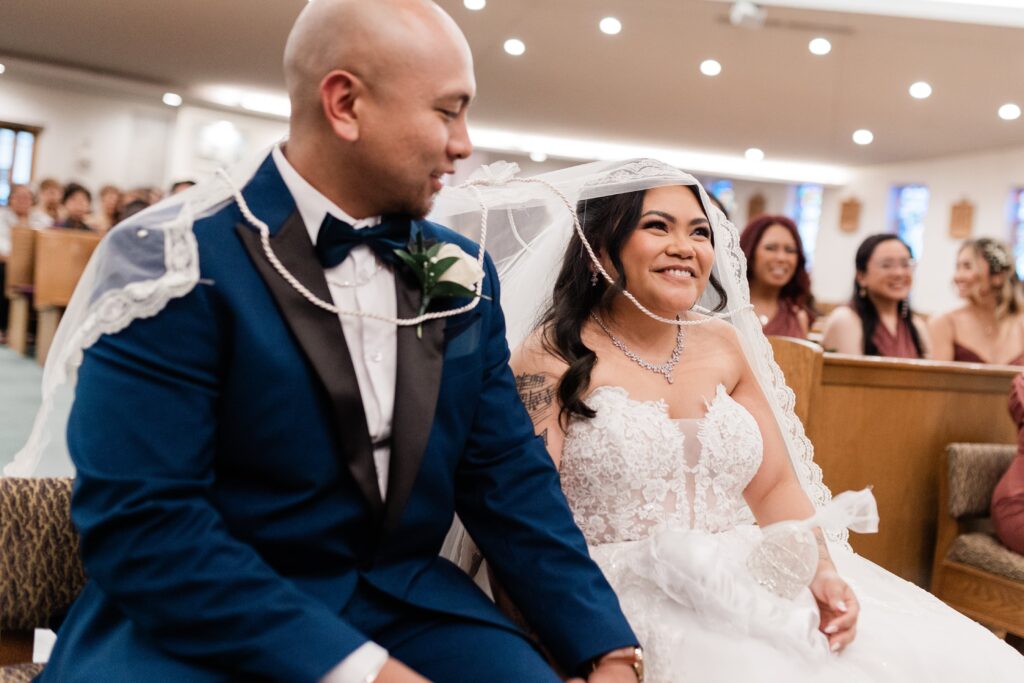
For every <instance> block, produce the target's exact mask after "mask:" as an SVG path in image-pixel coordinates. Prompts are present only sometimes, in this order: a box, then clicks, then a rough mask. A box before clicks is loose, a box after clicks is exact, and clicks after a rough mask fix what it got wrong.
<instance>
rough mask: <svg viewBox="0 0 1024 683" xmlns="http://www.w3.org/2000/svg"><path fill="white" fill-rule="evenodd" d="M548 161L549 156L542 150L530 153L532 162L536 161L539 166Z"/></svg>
mask: <svg viewBox="0 0 1024 683" xmlns="http://www.w3.org/2000/svg"><path fill="white" fill-rule="evenodd" d="M547 160H548V155H547V154H545V153H544V152H541V151H540V150H535V151H533V152H530V161H536V162H537V163H538V164H543V163H544V162H545V161H547Z"/></svg>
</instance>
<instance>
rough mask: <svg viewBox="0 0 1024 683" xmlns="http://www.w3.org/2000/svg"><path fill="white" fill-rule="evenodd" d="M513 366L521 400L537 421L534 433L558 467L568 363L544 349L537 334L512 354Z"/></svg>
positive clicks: (562, 433)
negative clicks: (560, 393)
mask: <svg viewBox="0 0 1024 683" xmlns="http://www.w3.org/2000/svg"><path fill="white" fill-rule="evenodd" d="M509 365H511V367H512V372H513V374H514V375H515V378H516V389H517V390H518V391H519V398H520V399H522V401H523V405H524V406H526V412H528V413H529V414H530V419H531V420H533V428H534V432H535V433H536V434H537V436H539V437H540V438H542V439H543V440H544V445H545V446H546V447H547V449H548V454H550V455H551V459H552V460H553V461H554V463H555V467H556V468H557V467H558V466H559V465H560V463H561V460H562V444H563V442H564V441H565V432H564V431H562V426H561V422H560V421H559V413H560V411H561V405H560V404H559V402H558V382H559V380H560V379H561V378H562V374H563V373H564V372H565V367H566V366H565V363H563V362H562V361H560V360H558V359H557V358H554V357H553V356H552V355H551V354H550V353H548V352H547V351H546V350H545V349H544V347H543V345H542V344H541V342H540V336H539V333H538V332H535V333H534V334H532V335H530V336H529V337H527V339H526V340H525V341H524V342H523V343H522V345H520V346H519V348H517V349H516V350H515V351H513V352H512V358H511V359H510V360H509Z"/></svg>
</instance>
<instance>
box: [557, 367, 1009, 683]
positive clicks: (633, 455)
mask: <svg viewBox="0 0 1024 683" xmlns="http://www.w3.org/2000/svg"><path fill="white" fill-rule="evenodd" d="M587 404H588V405H589V406H590V407H591V408H593V409H594V410H595V411H596V412H597V416H596V417H595V418H593V419H590V420H584V419H576V420H573V421H572V422H571V423H570V425H569V429H568V432H567V434H566V439H565V444H564V448H563V453H562V461H561V473H562V486H563V488H564V490H565V493H566V497H567V499H568V501H569V504H570V505H571V507H572V509H573V513H574V515H575V518H576V522H577V524H578V525H579V527H580V528H581V529H582V530H583V533H584V535H585V536H586V538H587V542H588V544H589V545H590V551H591V554H592V556H593V557H594V559H595V560H596V561H597V563H598V564H599V565H600V566H601V569H602V570H603V571H604V573H605V575H606V576H607V578H608V580H609V581H610V583H611V584H612V586H613V588H614V589H615V591H616V592H617V594H618V596H619V599H620V601H621V603H622V607H623V610H624V611H625V613H626V616H627V617H628V618H629V620H630V623H631V624H632V625H633V628H634V629H635V631H636V633H637V636H638V637H639V638H640V640H641V642H642V643H643V645H644V648H645V653H646V658H647V671H648V678H647V680H648V681H649V682H650V683H665V682H673V683H677V682H687V681H699V682H701V683H708V682H712V681H723V682H725V681H729V682H743V683H747V682H754V681H828V682H831V681H870V682H871V683H878V682H881V681H900V682H904V681H907V682H911V681H912V682H914V683H919V682H925V681H949V682H953V681H956V682H957V683H961V682H970V681H985V682H986V683H995V682H997V681H1000V682H1001V681H1016V682H1018V683H1019V682H1020V681H1024V657H1021V656H1020V655H1019V654H1017V652H1016V651H1014V650H1013V649H1011V648H1010V647H1009V646H1007V645H1006V644H1005V643H1003V642H1001V641H1000V640H998V639H997V638H996V637H995V636H993V635H992V634H991V633H989V632H988V631H987V630H985V629H984V628H983V627H981V626H979V625H977V624H976V623H974V622H973V621H971V620H969V619H967V618H966V617H964V616H962V615H960V614H958V613H957V612H955V611H953V610H952V609H950V608H948V607H946V606H945V605H943V604H942V603H941V602H940V601H939V600H937V599H936V598H934V597H933V596H932V595H930V594H929V593H927V592H925V591H923V590H921V589H920V588H918V587H917V586H915V585H913V584H911V583H908V582H906V581H904V580H902V579H900V578H898V577H896V576H895V575H893V574H890V573H888V572H886V571H885V570H883V569H881V568H880V567H878V566H876V565H874V564H872V563H871V562H868V561H867V560H864V559H863V558H861V557H859V556H858V555H855V554H853V553H851V552H850V551H849V550H846V549H844V548H838V547H837V548H833V549H832V555H833V558H834V560H835V563H836V566H837V568H838V569H839V572H840V573H841V574H842V576H843V578H844V579H845V580H846V581H847V582H848V583H849V584H850V586H851V587H852V588H853V590H854V592H855V593H856V595H857V597H858V599H859V600H860V603H861V614H860V619H859V622H858V631H857V638H856V640H855V642H854V643H853V644H851V645H850V646H849V647H848V648H847V649H846V650H845V651H844V652H842V653H840V654H832V653H829V652H828V646H827V642H826V639H825V636H824V635H822V634H821V633H820V632H819V631H818V611H817V606H816V604H815V602H814V599H813V597H812V596H811V594H810V591H809V590H808V589H807V588H803V589H801V591H800V593H799V594H798V595H797V597H796V598H794V599H792V600H789V599H785V598H782V597H779V596H778V595H776V594H775V593H773V592H771V591H769V590H768V589H766V588H765V587H763V585H762V584H765V583H766V582H765V581H764V577H763V575H762V574H761V573H758V572H756V571H751V570H750V569H748V562H747V559H748V556H749V555H750V553H751V551H752V550H753V549H754V548H755V547H756V546H757V544H758V542H759V540H760V538H761V532H760V531H759V530H758V529H757V528H756V527H755V526H753V525H752V524H749V523H747V520H749V511H748V510H747V509H746V507H745V503H744V500H743V496H742V492H743V490H744V488H745V487H746V485H747V483H748V482H749V481H750V479H751V478H752V477H753V476H754V474H755V472H756V471H757V468H758V466H759V465H760V462H761V451H762V448H761V446H762V443H761V435H760V432H759V430H758V427H757V424H756V422H755V421H754V419H753V417H752V416H751V415H750V414H749V413H748V412H747V411H746V410H745V409H744V408H743V407H742V406H740V405H739V404H738V403H737V402H735V401H734V400H733V399H732V398H730V397H729V395H728V394H727V393H726V392H725V390H724V388H721V387H720V388H719V390H718V393H717V395H716V396H714V397H713V398H712V400H711V401H710V402H709V403H708V407H707V413H706V415H705V416H704V417H703V418H702V419H699V420H673V419H670V417H669V416H668V412H667V408H666V406H665V405H664V404H663V403H661V402H649V401H648V402H641V401H635V400H633V399H631V398H630V397H629V395H628V394H627V392H626V391H625V390H624V389H622V388H618V387H608V386H602V387H598V388H596V389H595V390H594V391H592V392H591V394H590V395H589V396H588V398H587ZM755 575H757V576H758V577H759V578H761V579H762V580H761V582H760V583H759V582H758V581H757V580H755V578H754V576H755Z"/></svg>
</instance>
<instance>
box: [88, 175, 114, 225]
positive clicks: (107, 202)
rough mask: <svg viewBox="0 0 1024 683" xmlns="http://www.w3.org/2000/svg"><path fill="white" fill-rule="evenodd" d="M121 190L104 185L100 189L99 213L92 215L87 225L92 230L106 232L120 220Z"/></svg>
mask: <svg viewBox="0 0 1024 683" xmlns="http://www.w3.org/2000/svg"><path fill="white" fill-rule="evenodd" d="M120 215H121V190H119V189H118V188H117V187H116V186H115V185H104V186H103V187H102V188H101V189H100V207H99V211H97V212H96V213H94V214H93V215H92V216H91V217H90V220H89V224H90V225H91V226H92V227H93V229H94V230H98V231H99V232H104V233H105V232H107V231H108V230H110V229H111V228H112V227H114V226H115V225H117V223H118V221H120V220H121V218H120Z"/></svg>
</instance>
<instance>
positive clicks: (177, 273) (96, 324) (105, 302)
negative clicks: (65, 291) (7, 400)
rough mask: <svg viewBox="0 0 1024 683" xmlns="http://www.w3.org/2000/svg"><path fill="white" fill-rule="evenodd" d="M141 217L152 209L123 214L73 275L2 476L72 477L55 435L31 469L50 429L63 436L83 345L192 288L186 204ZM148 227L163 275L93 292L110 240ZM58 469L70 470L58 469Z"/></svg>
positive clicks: (195, 253) (193, 260)
mask: <svg viewBox="0 0 1024 683" xmlns="http://www.w3.org/2000/svg"><path fill="white" fill-rule="evenodd" d="M147 214H148V216H153V217H156V216H158V215H160V212H153V213H148V212H147V213H142V214H139V216H138V219H139V220H132V219H129V220H128V221H126V222H125V223H124V224H122V225H120V226H117V227H116V228H115V230H114V231H112V232H111V233H110V235H108V236H107V238H106V239H105V240H104V241H103V243H101V249H102V251H100V252H98V253H97V254H95V255H94V258H93V259H92V260H90V262H89V265H88V267H87V268H86V271H85V272H84V273H83V275H82V280H81V283H84V285H85V286H79V287H77V288H76V290H75V293H74V295H73V296H72V299H71V302H70V303H69V306H68V309H67V311H66V313H65V318H66V319H67V321H68V324H67V325H62V326H61V328H60V330H59V331H58V335H57V338H55V340H54V344H53V354H52V357H51V358H50V359H48V362H47V364H46V368H45V370H44V373H43V392H42V393H43V399H42V402H41V404H40V408H39V412H38V413H37V414H36V418H35V422H34V423H33V427H32V432H31V434H30V435H29V438H28V441H26V443H25V445H24V446H23V447H22V449H21V450H20V451H18V453H17V454H16V455H15V457H14V460H13V461H12V462H11V463H10V464H8V465H7V466H6V467H5V468H4V475H5V476H21V477H27V476H39V475H45V474H54V473H56V474H61V475H64V476H68V475H73V467H72V465H71V463H70V458H69V457H68V456H67V455H66V444H64V443H63V439H61V446H62V450H61V452H60V453H59V454H58V455H55V456H53V457H50V456H47V458H48V460H52V461H53V462H50V463H47V464H46V465H45V466H44V467H43V469H42V471H39V470H40V466H41V460H42V459H43V457H44V455H46V454H47V452H48V451H49V450H50V444H51V441H52V440H53V438H54V434H55V433H57V434H59V435H62V434H63V433H64V429H65V427H66V424H67V418H68V414H69V411H70V402H71V396H70V392H73V390H74V385H75V382H76V380H77V375H78V368H79V367H80V366H81V365H82V360H83V358H84V355H85V349H87V348H89V347H90V346H92V344H94V343H95V342H96V341H97V340H98V339H99V338H100V337H101V336H102V335H104V334H116V333H117V332H120V331H121V330H123V329H125V328H126V327H128V325H129V324H131V323H132V322H133V321H135V320H139V319H142V318H150V317H152V316H154V315H156V314H157V313H159V312H160V311H162V310H163V309H164V307H166V306H167V303H168V302H169V301H171V300H172V299H175V298H178V297H181V296H184V295H186V294H188V293H189V292H190V291H192V288H193V287H195V286H196V283H197V282H198V281H199V247H198V243H197V242H196V238H195V235H194V234H193V232H192V222H193V218H192V213H191V211H190V210H189V206H188V205H187V204H185V205H182V206H181V207H180V210H179V211H178V213H177V215H176V216H175V217H174V218H173V219H172V220H169V221H166V222H163V223H160V224H158V225H152V226H149V225H147V222H146V220H145V219H146V218H147ZM151 232H155V233H157V234H161V235H162V236H163V241H162V244H161V248H162V250H163V274H162V275H160V276H158V277H152V278H145V279H140V280H136V281H132V282H128V283H126V284H123V285H121V286H112V287H110V288H109V289H107V290H106V291H104V292H103V293H102V294H99V295H98V296H97V295H96V291H97V289H99V288H100V287H97V286H96V285H97V283H99V284H102V281H103V277H102V276H101V274H100V273H99V272H98V271H99V270H100V269H101V267H103V266H104V265H107V266H108V267H109V266H110V262H111V261H115V260H116V257H113V258H111V254H110V252H111V251H112V250H114V248H113V245H114V244H115V242H114V240H118V239H127V240H131V239H133V238H135V239H144V238H146V237H148V236H149V234H150V233H151ZM104 275H109V274H104ZM81 283H80V284H81ZM93 297H95V298H93ZM71 323H74V324H71ZM65 392H67V393H65ZM65 468H66V469H69V470H70V471H67V472H65V471H64V469H65Z"/></svg>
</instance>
